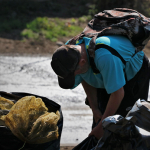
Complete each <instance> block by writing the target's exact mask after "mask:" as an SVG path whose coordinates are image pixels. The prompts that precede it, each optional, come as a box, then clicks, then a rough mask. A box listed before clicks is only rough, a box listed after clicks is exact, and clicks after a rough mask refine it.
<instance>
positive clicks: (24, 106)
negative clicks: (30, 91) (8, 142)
mask: <svg viewBox="0 0 150 150" xmlns="http://www.w3.org/2000/svg"><path fill="white" fill-rule="evenodd" d="M59 119H60V114H59V112H56V114H55V113H54V112H51V113H49V112H48V108H47V107H46V106H45V104H44V102H43V101H42V99H41V98H36V97H35V96H26V97H23V98H21V99H20V100H18V101H17V102H16V103H15V104H14V105H13V106H12V108H11V110H10V112H9V113H8V114H7V115H6V116H5V124H6V126H7V127H8V128H9V129H10V130H11V131H12V133H13V134H14V135H15V136H17V137H18V138H19V139H20V140H22V141H24V142H27V143H30V144H40V143H46V142H49V141H51V140H55V139H57V138H58V136H59V134H58V127H57V122H58V120H59Z"/></svg>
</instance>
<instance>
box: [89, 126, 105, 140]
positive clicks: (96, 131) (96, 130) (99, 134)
mask: <svg viewBox="0 0 150 150" xmlns="http://www.w3.org/2000/svg"><path fill="white" fill-rule="evenodd" d="M103 132H104V131H103V128H102V125H101V124H99V125H98V126H96V127H95V128H93V130H92V131H91V133H90V134H89V136H92V135H94V136H95V137H96V138H97V139H98V140H99V139H100V138H101V137H102V136H103Z"/></svg>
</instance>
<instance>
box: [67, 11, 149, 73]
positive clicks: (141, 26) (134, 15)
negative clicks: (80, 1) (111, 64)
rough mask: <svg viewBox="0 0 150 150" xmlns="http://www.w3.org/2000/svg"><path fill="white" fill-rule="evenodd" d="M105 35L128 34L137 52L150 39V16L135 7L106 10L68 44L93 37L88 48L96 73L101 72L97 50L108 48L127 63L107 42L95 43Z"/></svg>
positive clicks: (97, 15) (96, 16) (91, 63)
mask: <svg viewBox="0 0 150 150" xmlns="http://www.w3.org/2000/svg"><path fill="white" fill-rule="evenodd" d="M103 35H123V36H126V37H127V38H128V39H129V40H130V41H131V42H132V44H133V45H134V46H135V48H136V52H138V51H141V50H143V49H144V46H145V45H146V44H147V43H148V41H149V39H150V18H147V17H145V16H144V15H142V14H141V13H139V12H137V11H136V10H133V9H127V8H115V9H112V10H104V11H102V12H100V13H98V14H96V15H95V16H94V18H93V19H92V20H91V21H89V23H88V24H87V26H86V27H85V29H84V30H83V32H82V33H80V34H79V35H77V36H75V37H73V38H72V39H71V40H70V41H69V42H68V44H69V45H74V44H76V41H78V40H80V39H82V38H83V37H85V36H86V37H89V38H91V40H90V43H89V48H88V54H89V60H90V65H91V67H92V69H93V72H94V73H99V70H98V69H97V68H96V65H95V63H94V56H95V50H97V49H99V48H106V49H107V50H109V51H110V52H111V53H112V54H113V55H115V56H117V57H119V58H120V59H121V61H122V62H123V63H124V64H126V61H125V60H124V59H123V58H122V56H121V55H120V54H119V53H118V52H117V51H116V50H115V49H113V48H112V47H110V46H108V45H105V44H98V45H96V44H95V40H96V38H98V37H100V36H103Z"/></svg>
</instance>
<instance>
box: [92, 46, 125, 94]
mask: <svg viewBox="0 0 150 150" xmlns="http://www.w3.org/2000/svg"><path fill="white" fill-rule="evenodd" d="M99 53H103V55H99ZM95 64H96V66H97V68H98V69H99V71H100V73H101V75H102V78H103V82H104V87H105V89H106V91H107V93H108V94H110V93H113V92H115V91H117V90H118V89H120V88H121V87H123V86H124V85H125V83H126V81H125V76H124V71H123V64H122V62H121V60H120V59H119V58H118V57H116V56H114V55H112V54H111V53H110V52H109V51H108V50H106V49H104V48H101V49H99V50H97V51H96V52H95Z"/></svg>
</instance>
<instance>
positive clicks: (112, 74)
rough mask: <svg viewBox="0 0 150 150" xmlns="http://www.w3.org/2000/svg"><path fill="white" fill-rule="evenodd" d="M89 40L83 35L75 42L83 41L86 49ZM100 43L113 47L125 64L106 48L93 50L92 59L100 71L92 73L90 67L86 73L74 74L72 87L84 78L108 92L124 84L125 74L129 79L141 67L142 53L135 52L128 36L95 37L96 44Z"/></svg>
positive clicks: (90, 83)
mask: <svg viewBox="0 0 150 150" xmlns="http://www.w3.org/2000/svg"><path fill="white" fill-rule="evenodd" d="M89 41H90V38H87V37H84V38H83V39H82V40H80V41H77V43H76V44H80V43H82V42H84V43H85V47H86V51H87V48H88V45H89ZM101 43H103V44H106V45H108V46H110V47H112V48H114V49H115V50H116V51H117V52H118V53H119V54H120V55H121V56H122V57H123V58H124V60H125V61H126V66H125V65H124V64H123V63H122V61H121V60H120V59H119V58H118V57H116V56H114V55H112V54H111V53H110V52H109V51H108V50H107V49H104V48H100V49H98V50H96V51H95V59H94V61H95V64H96V67H97V68H98V70H99V71H100V73H98V74H94V73H93V71H92V69H91V67H90V68H89V69H88V71H87V72H86V73H84V74H79V75H76V76H75V84H74V87H73V88H75V87H76V86H78V85H79V84H80V83H81V82H82V81H83V80H84V81H86V82H87V83H88V84H89V85H91V86H93V87H95V88H105V89H106V91H107V93H108V94H110V93H113V92H115V91H117V90H118V89H120V88H121V87H123V86H124V85H125V84H126V80H125V74H126V77H127V80H130V79H132V78H133V77H134V76H135V75H136V73H137V72H138V71H139V70H140V68H141V67H142V63H143V57H144V53H143V51H140V52H138V53H136V54H135V47H134V46H133V45H132V43H131V42H130V40H129V39H128V38H126V37H124V36H118V35H110V36H102V37H99V38H97V39H96V44H101ZM134 54H135V55H134ZM124 70H125V71H124Z"/></svg>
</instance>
